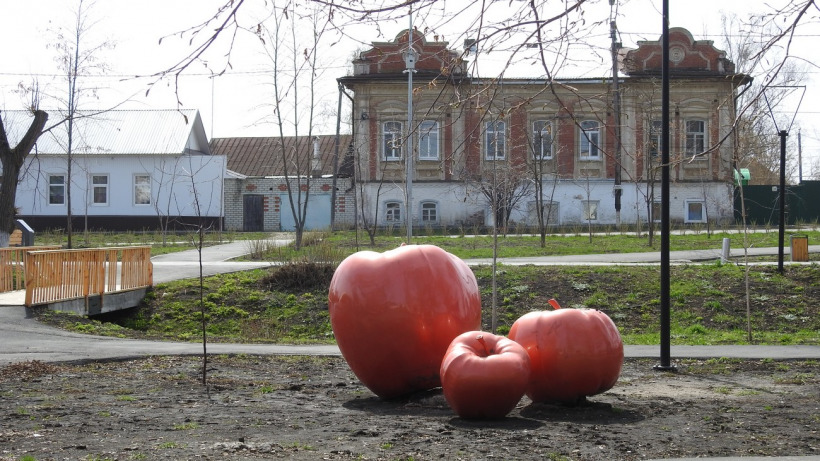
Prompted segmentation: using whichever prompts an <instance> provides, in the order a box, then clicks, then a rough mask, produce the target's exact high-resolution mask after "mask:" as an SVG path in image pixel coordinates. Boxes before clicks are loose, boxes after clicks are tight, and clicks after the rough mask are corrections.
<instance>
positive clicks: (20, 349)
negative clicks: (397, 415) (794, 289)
mask: <svg viewBox="0 0 820 461" xmlns="http://www.w3.org/2000/svg"><path fill="white" fill-rule="evenodd" d="M288 242H289V240H277V241H275V243H276V244H280V245H284V244H287V243H288ZM809 251H810V252H812V253H816V252H820V245H813V246H810V248H809ZM247 253H248V247H247V243H246V242H234V243H229V244H224V245H215V246H211V247H207V248H204V249H203V251H202V252H201V253H199V252H197V251H196V250H189V251H183V252H177V253H169V254H166V255H161V256H155V257H154V258H152V259H151V260H152V263H153V266H154V282H155V283H163V282H167V281H171V280H178V279H185V278H194V277H198V276H199V273H200V270H202V273H203V275H205V276H208V275H213V274H217V273H227V272H235V271H241V270H248V269H254V268H260V267H268V266H271V265H272V264H273V263H271V262H234V261H231V259H233V258H236V257H238V256H241V255H243V254H247ZM738 254H740V253H735V252H734V251H733V252H732V256H737V255H738ZM749 254H750V256H760V255H771V254H777V248H758V249H751V250H750V253H749ZM200 258H201V261H202V263H201V264H200ZM719 258H720V250H719V249H717V250H698V251H675V252H672V253H671V254H670V260H671V261H673V262H678V263H683V262H698V261H715V260H717V259H719ZM659 261H660V253H659V252H649V253H627V254H605V255H578V256H555V257H538V258H510V259H502V260H501V262H503V263H504V264H536V265H558V264H561V265H568V264H584V265H589V264H604V265H610V264H657V263H658V262H659ZM467 263H468V264H472V265H479V264H488V263H489V260H486V259H475V260H467ZM200 268H201V269H200ZM8 299H9V298H8V297H2V298H0V366H3V365H7V364H10V363H14V362H21V361H28V360H40V361H43V362H85V361H94V360H125V359H130V358H136V357H145V356H153V355H198V354H201V353H202V351H203V346H202V344H201V343H183V342H166V341H143V340H133V339H120V338H111V337H104V336H93V335H84V334H78V333H72V332H68V331H63V330H60V329H57V328H53V327H50V326H47V325H43V324H41V323H39V322H37V321H36V320H35V319H34V318H33V317H32V315H31V312H30V311H29V310H28V309H26V308H25V307H24V306H22V305H20V304H19V303H18V302H14V303H12V302H9V301H8ZM206 350H207V352H208V353H212V354H240V353H244V354H261V355H268V354H296V355H339V349H338V348H337V347H336V346H335V345H332V346H331V345H323V346H310V345H300V346H293V345H283V344H225V343H213V344H207V345H206ZM624 354H625V355H626V356H627V357H643V358H658V357H659V356H660V350H659V346H626V347H625V350H624ZM671 356H672V358H673V360H674V359H675V358H717V357H735V358H749V359H753V358H773V359H820V346H742V345H738V346H734V345H722V346H672V348H671Z"/></svg>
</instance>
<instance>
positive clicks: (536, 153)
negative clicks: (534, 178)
mask: <svg viewBox="0 0 820 461" xmlns="http://www.w3.org/2000/svg"><path fill="white" fill-rule="evenodd" d="M532 152H533V158H534V159H536V160H547V159H551V158H552V123H550V122H549V121H547V120H536V121H535V122H533V123H532Z"/></svg>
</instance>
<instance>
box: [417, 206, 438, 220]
mask: <svg viewBox="0 0 820 461" xmlns="http://www.w3.org/2000/svg"><path fill="white" fill-rule="evenodd" d="M437 222H438V203H436V202H421V223H422V224H434V223H437Z"/></svg>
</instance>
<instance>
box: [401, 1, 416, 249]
mask: <svg viewBox="0 0 820 461" xmlns="http://www.w3.org/2000/svg"><path fill="white" fill-rule="evenodd" d="M409 16H410V31H409V34H408V37H407V52H406V53H405V55H404V64H405V70H404V72H406V73H407V150H406V152H405V155H406V157H405V159H404V160H405V169H406V173H405V177H406V184H405V187H406V189H405V193H406V195H407V199H406V200H405V213H406V214H407V218H406V220H407V244H408V245H409V244H410V242H411V240H412V239H413V74H414V73H415V72H416V58H417V57H418V56H417V54H416V50H414V49H413V7H410V15H409Z"/></svg>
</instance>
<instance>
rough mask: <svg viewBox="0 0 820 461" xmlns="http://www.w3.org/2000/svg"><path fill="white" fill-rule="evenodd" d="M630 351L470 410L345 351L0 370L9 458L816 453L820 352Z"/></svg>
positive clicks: (1, 441) (819, 443)
mask: <svg viewBox="0 0 820 461" xmlns="http://www.w3.org/2000/svg"><path fill="white" fill-rule="evenodd" d="M652 365H653V361H651V360H633V359H627V361H626V362H625V363H624V367H623V371H622V373H621V378H620V380H619V382H618V384H617V386H616V387H615V388H614V389H612V390H611V391H609V392H607V393H605V394H603V395H600V396H596V397H593V398H591V399H589V400H588V401H587V402H586V404H584V405H579V406H574V407H566V406H554V405H544V404H533V403H532V402H530V401H529V400H528V399H527V398H526V397H525V398H524V399H522V401H521V402H520V404H519V405H518V407H517V408H516V409H515V410H514V411H513V412H512V413H511V414H510V415H509V416H508V417H507V418H505V419H502V420H497V421H467V420H463V419H460V418H458V417H457V416H455V414H454V413H453V412H452V411H451V410H450V409H449V407H448V406H447V404H446V402H445V400H444V397H443V396H442V394H441V392H440V390H434V391H430V392H424V393H420V394H416V395H413V396H412V397H410V398H406V399H401V400H394V401H383V400H380V399H378V398H377V397H375V396H374V395H373V394H372V393H370V391H368V390H367V389H366V388H365V387H363V386H362V385H361V384H360V383H359V382H358V380H357V379H356V378H355V376H353V374H352V373H351V372H350V370H349V368H348V367H347V364H346V363H345V362H344V360H343V359H341V358H339V357H256V356H236V357H227V356H218V357H211V358H210V360H209V365H208V385H207V386H203V385H202V383H201V381H200V380H201V359H198V358H194V357H152V358H146V359H143V360H134V361H126V362H106V363H86V364H45V363H41V362H25V363H18V364H13V365H10V366H7V367H5V368H2V369H0V459H2V460H15V461H16V460H19V459H21V458H23V457H25V456H29V457H30V458H27V459H36V460H63V459H72V460H73V459H83V460H88V459H94V460H107V459H110V460H132V459H133V460H136V459H151V460H153V459H163V460H164V459H168V460H170V459H173V460H180V459H243V460H254V459H284V458H286V459H311V460H313V459H386V460H410V459H413V460H427V459H465V460H468V459H469V460H472V459H507V460H509V459H562V460H563V459H568V460H614V459H618V460H638V459H651V458H668V457H681V456H693V457H694V456H728V455H736V456H745V455H756V456H764V455H781V456H785V455H818V454H820V434H819V433H818V430H820V399H818V395H820V364H818V363H817V361H771V360H762V361H752V360H729V359H719V360H707V361H697V360H683V361H680V362H679V363H678V364H677V365H678V372H677V373H667V372H658V371H655V370H653V369H652Z"/></svg>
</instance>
